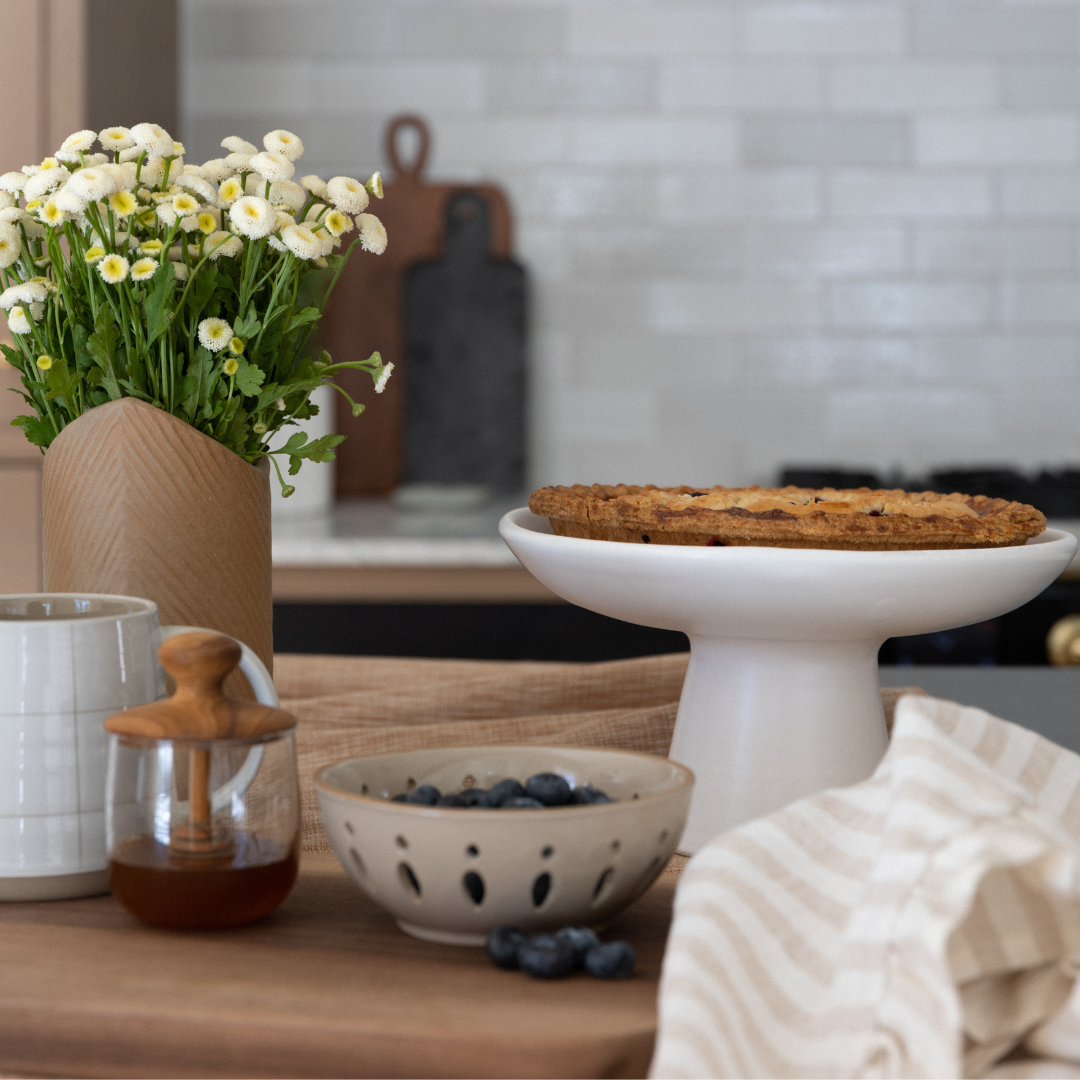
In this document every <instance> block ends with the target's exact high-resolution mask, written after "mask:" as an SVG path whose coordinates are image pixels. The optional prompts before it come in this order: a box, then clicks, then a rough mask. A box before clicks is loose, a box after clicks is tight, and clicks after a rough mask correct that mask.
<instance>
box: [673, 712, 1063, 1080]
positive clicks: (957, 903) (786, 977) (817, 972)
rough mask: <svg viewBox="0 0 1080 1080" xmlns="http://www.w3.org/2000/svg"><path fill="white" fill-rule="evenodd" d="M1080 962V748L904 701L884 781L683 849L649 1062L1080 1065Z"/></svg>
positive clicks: (697, 1067) (689, 1072)
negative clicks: (694, 850)
mask: <svg viewBox="0 0 1080 1080" xmlns="http://www.w3.org/2000/svg"><path fill="white" fill-rule="evenodd" d="M1077 962H1080V757H1078V756H1077V755H1075V754H1073V753H1071V752H1069V751H1068V750H1064V749H1062V748H1061V747H1059V746H1056V745H1055V744H1053V743H1051V742H1048V741H1047V740H1046V739H1043V738H1041V737H1040V736H1038V735H1036V734H1034V733H1033V732H1030V731H1028V730H1026V729H1024V728H1021V727H1018V726H1016V725H1014V724H1010V723H1007V722H1006V721H1003V720H998V719H996V718H995V717H993V716H990V715H989V714H988V713H985V712H982V711H981V710H979V709H973V708H964V707H962V706H959V705H955V704H953V703H951V702H945V701H937V700H935V699H933V698H928V697H925V696H924V697H915V696H907V697H904V698H902V699H901V700H900V702H899V705H898V706H897V709H896V719H895V724H894V726H893V730H892V740H891V743H890V747H889V751H888V753H887V754H886V756H885V758H884V760H883V761H882V763H881V765H880V767H879V768H878V770H877V771H876V772H875V774H874V776H873V777H872V778H871V779H870V780H868V781H866V782H865V783H862V784H857V785H855V786H853V787H850V788H845V789H838V790H833V791H828V792H823V793H821V794H819V795H815V796H812V797H810V798H807V799H803V800H801V801H799V802H796V803H793V804H792V805H791V806H788V807H787V808H785V809H783V810H781V811H779V812H777V813H775V814H772V815H770V816H768V817H765V818H761V819H758V820H756V821H753V822H749V823H747V824H746V825H743V826H740V827H739V828H736V829H734V830H732V831H731V832H728V833H726V834H725V835H723V836H721V837H719V838H717V839H716V840H714V841H712V842H711V843H710V844H708V845H707V846H706V847H705V848H704V849H702V850H701V851H700V852H698V854H697V855H696V856H695V857H694V858H693V859H692V860H691V861H690V863H689V864H688V866H687V867H686V869H685V870H684V872H683V875H682V880H681V882H680V885H679V890H678V893H677V896H676V901H675V919H674V923H673V925H672V930H671V936H670V937H669V940H668V949H667V953H666V954H665V959H664V968H663V974H662V978H661V984H660V1024H659V1033H658V1038H657V1049H656V1054H655V1057H654V1060H653V1066H652V1075H653V1076H654V1077H759V1076H766V1077H819V1076H820V1077H853V1076H860V1077H861V1076H877V1077H923V1076H926V1077H958V1076H979V1075H989V1076H1001V1077H1006V1076H1040V1077H1043V1076H1071V1077H1080V1065H1076V1064H1070V1063H1069V1061H1068V1060H1066V1059H1072V1060H1073V1061H1077V1062H1080V991H1074V990H1073V986H1074V981H1075V974H1076V968H1075V967H1074V965H1075V964H1076V963H1077ZM1070 993H1071V994H1072V997H1070ZM1003 1058H1005V1059H1007V1060H1005V1061H1002V1059H1003ZM1051 1059H1056V1060H1051Z"/></svg>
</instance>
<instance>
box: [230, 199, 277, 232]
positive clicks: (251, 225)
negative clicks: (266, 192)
mask: <svg viewBox="0 0 1080 1080" xmlns="http://www.w3.org/2000/svg"><path fill="white" fill-rule="evenodd" d="M229 219H230V220H231V221H232V224H233V228H235V229H236V231H237V232H238V233H240V234H241V235H242V236H249V237H251V239H252V240H257V239H258V238H259V237H261V236H269V235H270V233H272V232H273V231H274V220H275V214H274V208H273V207H272V206H271V205H270V204H269V203H268V202H267V201H266V200H265V199H260V198H259V197H258V196H257V195H245V196H244V197H243V198H242V199H237V200H236V202H234V203H233V204H232V206H231V207H229Z"/></svg>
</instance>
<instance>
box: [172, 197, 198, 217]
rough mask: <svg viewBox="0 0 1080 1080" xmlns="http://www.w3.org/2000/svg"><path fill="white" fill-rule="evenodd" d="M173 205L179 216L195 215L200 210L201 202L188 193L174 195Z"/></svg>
mask: <svg viewBox="0 0 1080 1080" xmlns="http://www.w3.org/2000/svg"><path fill="white" fill-rule="evenodd" d="M172 204H173V209H174V210H175V211H176V212H177V213H178V214H194V213H195V212H196V211H197V210H198V209H199V200H198V199H196V198H195V197H194V196H193V195H189V194H188V193H187V192H186V191H182V192H181V193H180V194H179V195H174V196H173V201H172Z"/></svg>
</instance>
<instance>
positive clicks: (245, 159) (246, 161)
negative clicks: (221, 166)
mask: <svg viewBox="0 0 1080 1080" xmlns="http://www.w3.org/2000/svg"><path fill="white" fill-rule="evenodd" d="M251 157H252V155H251V154H230V155H229V156H228V157H227V158H226V159H225V164H226V166H228V168H230V169H232V170H233V172H251Z"/></svg>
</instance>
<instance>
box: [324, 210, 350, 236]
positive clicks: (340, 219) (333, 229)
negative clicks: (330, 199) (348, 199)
mask: <svg viewBox="0 0 1080 1080" xmlns="http://www.w3.org/2000/svg"><path fill="white" fill-rule="evenodd" d="M325 224H326V228H327V231H328V232H329V233H330V235H331V236H332V237H334V238H335V239H337V237H339V236H341V234H342V233H347V232H348V231H349V230H350V229H351V228H352V227H353V223H352V218H351V217H349V215H348V214H343V213H342V212H341V211H340V210H331V211H330V213H329V214H327V215H326V222H325Z"/></svg>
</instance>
